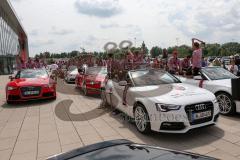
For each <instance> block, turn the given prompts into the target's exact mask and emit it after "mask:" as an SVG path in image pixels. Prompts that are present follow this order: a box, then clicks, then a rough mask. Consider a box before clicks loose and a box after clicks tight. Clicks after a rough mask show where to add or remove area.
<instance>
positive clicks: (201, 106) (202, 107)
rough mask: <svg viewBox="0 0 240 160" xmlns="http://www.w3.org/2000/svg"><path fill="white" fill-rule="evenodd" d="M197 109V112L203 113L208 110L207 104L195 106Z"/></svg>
mask: <svg viewBox="0 0 240 160" xmlns="http://www.w3.org/2000/svg"><path fill="white" fill-rule="evenodd" d="M195 109H196V110H197V111H201V110H205V109H207V106H206V105H205V104H197V105H195Z"/></svg>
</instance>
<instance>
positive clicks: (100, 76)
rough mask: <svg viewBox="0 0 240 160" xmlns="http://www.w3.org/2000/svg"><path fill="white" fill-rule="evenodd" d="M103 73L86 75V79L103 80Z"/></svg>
mask: <svg viewBox="0 0 240 160" xmlns="http://www.w3.org/2000/svg"><path fill="white" fill-rule="evenodd" d="M105 77H106V76H105V75H87V76H86V79H87V80H89V81H100V82H102V81H104V80H105Z"/></svg>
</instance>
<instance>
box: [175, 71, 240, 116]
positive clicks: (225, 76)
mask: <svg viewBox="0 0 240 160" xmlns="http://www.w3.org/2000/svg"><path fill="white" fill-rule="evenodd" d="M178 78H179V79H180V80H181V81H182V82H183V83H186V84H191V85H195V86H198V87H200V88H205V89H207V90H209V91H210V92H212V93H213V94H215V95H216V97H217V100H218V102H219V109H220V113H221V114H224V115H228V114H232V113H235V112H239V113H240V101H235V100H233V98H232V84H231V79H235V78H238V77H237V76H235V75H234V74H232V73H231V72H229V71H228V70H226V69H224V68H222V67H205V68H202V69H201V71H200V75H199V76H195V77H193V78H186V77H180V76H179V77H178Z"/></svg>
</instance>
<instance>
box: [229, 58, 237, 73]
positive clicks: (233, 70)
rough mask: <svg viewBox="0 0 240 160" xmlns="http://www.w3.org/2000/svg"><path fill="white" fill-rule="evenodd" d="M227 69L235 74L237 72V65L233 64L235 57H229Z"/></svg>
mask: <svg viewBox="0 0 240 160" xmlns="http://www.w3.org/2000/svg"><path fill="white" fill-rule="evenodd" d="M228 70H229V71H230V72H232V73H233V74H235V75H237V73H238V66H237V65H236V64H235V59H234V58H231V60H230V66H229V68H228Z"/></svg>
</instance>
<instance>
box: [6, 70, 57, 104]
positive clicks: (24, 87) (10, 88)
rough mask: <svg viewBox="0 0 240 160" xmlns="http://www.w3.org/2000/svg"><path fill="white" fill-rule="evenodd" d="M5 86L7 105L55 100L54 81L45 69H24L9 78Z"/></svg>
mask: <svg viewBox="0 0 240 160" xmlns="http://www.w3.org/2000/svg"><path fill="white" fill-rule="evenodd" d="M9 78H10V82H8V83H7V85H6V101H7V103H16V102H23V101H29V100H38V99H56V81H55V80H54V79H53V78H52V77H51V76H50V75H49V74H48V72H47V71H46V70H45V69H25V70H21V71H18V72H17V73H16V75H14V76H10V77H9Z"/></svg>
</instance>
